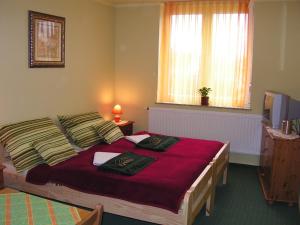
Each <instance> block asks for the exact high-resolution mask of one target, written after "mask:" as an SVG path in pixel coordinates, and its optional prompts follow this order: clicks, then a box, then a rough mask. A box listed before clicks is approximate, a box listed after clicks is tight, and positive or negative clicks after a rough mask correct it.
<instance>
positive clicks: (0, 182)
mask: <svg viewBox="0 0 300 225" xmlns="http://www.w3.org/2000/svg"><path fill="white" fill-rule="evenodd" d="M4 168H5V166H3V165H1V164H0V189H2V188H4V179H3V170H4Z"/></svg>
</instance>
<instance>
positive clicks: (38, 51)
mask: <svg viewBox="0 0 300 225" xmlns="http://www.w3.org/2000/svg"><path fill="white" fill-rule="evenodd" d="M28 17H29V67H30V68H36V67H65V18H64V17H59V16H53V15H49V14H45V13H40V12H35V11H29V12H28Z"/></svg>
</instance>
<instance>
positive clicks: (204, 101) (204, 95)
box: [198, 87, 211, 105]
mask: <svg viewBox="0 0 300 225" xmlns="http://www.w3.org/2000/svg"><path fill="white" fill-rule="evenodd" d="M198 92H199V94H201V105H208V101H209V97H208V94H209V92H211V88H208V87H203V88H200V89H198Z"/></svg>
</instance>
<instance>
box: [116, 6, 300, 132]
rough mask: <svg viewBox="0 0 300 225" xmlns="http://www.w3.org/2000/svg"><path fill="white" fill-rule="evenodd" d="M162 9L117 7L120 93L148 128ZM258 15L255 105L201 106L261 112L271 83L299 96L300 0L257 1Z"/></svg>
mask: <svg viewBox="0 0 300 225" xmlns="http://www.w3.org/2000/svg"><path fill="white" fill-rule="evenodd" d="M159 12H160V7H159V6H158V5H156V6H155V5H152V6H132V7H119V8H117V9H116V45H115V59H116V60H115V62H116V64H115V68H116V75H115V79H116V83H115V96H116V101H117V102H119V103H120V104H122V105H123V108H124V110H125V115H124V117H126V118H127V119H131V120H135V121H136V122H137V123H136V128H137V129H147V111H146V110H145V108H146V107H147V106H153V105H155V101H156V90H157V87H156V82H157V62H158V40H159ZM254 16H255V31H254V53H253V54H254V55H253V75H252V76H253V79H252V100H251V105H252V109H251V110H229V109H216V108H203V107H202V108H201V110H216V111H230V112H246V113H255V114H260V113H261V111H262V101H263V93H264V91H265V90H267V89H268V90H275V91H281V92H284V93H286V94H289V95H291V96H292V97H294V98H296V99H298V100H300V91H299V90H300V89H299V86H300V54H299V52H300V44H299V40H300V23H299V21H300V2H286V3H284V2H258V3H255V8H254ZM160 106H163V107H177V108H178V106H167V105H160ZM179 107H181V108H192V109H199V108H200V107H199V106H194V107H184V106H179Z"/></svg>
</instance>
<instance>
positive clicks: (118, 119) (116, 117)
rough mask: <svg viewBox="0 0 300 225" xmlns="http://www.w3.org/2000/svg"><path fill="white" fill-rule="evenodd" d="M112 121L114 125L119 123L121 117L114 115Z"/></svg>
mask: <svg viewBox="0 0 300 225" xmlns="http://www.w3.org/2000/svg"><path fill="white" fill-rule="evenodd" d="M114 121H115V122H116V123H119V122H120V121H121V116H120V115H115V118H114Z"/></svg>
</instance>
